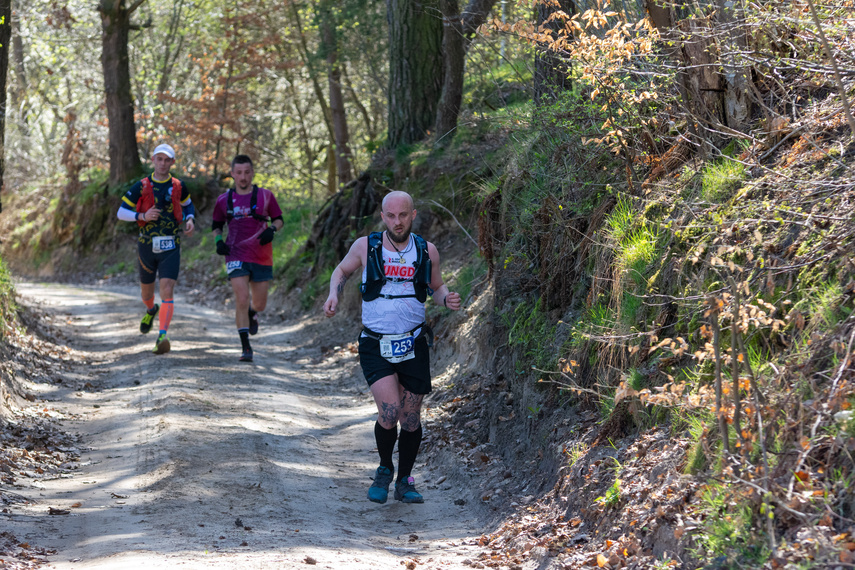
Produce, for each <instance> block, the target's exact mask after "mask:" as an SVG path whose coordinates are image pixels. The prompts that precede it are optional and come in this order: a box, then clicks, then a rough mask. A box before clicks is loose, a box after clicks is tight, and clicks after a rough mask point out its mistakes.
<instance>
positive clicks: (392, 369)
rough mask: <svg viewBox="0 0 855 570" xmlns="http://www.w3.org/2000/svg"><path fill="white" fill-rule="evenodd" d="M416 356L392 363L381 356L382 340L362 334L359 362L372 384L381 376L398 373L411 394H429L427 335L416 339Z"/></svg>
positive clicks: (399, 378)
mask: <svg viewBox="0 0 855 570" xmlns="http://www.w3.org/2000/svg"><path fill="white" fill-rule="evenodd" d="M414 350H415V353H416V357H415V358H412V359H410V360H405V361H403V362H396V363H394V364H393V363H391V362H389V361H388V360H386V359H385V358H383V357H382V356H380V341H379V340H376V339H373V338H369V337H367V336H362V335H360V337H359V364H360V365H362V373H363V374H364V375H365V380H367V381H368V385H369V386H371V385H372V384H374V383H375V382H377V381H378V380H380V379H381V378H385V377H386V376H392V375H393V374H397V375H398V382H400V383H401V386H403V387H404V389H405V390H406V391H407V392H410V393H411V394H429V393H430V391H431V385H430V353H429V349H428V345H427V339H426V338H425V337H423V336H422V337H419V338H418V339H417V340H416V346H415V348H414Z"/></svg>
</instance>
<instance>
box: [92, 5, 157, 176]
mask: <svg viewBox="0 0 855 570" xmlns="http://www.w3.org/2000/svg"><path fill="white" fill-rule="evenodd" d="M144 2H145V0H134V1H133V3H131V4H130V6H126V5H125V0H100V2H99V4H98V11H99V13H100V14H101V66H102V67H103V70H104V95H105V97H106V105H107V121H108V123H109V134H110V143H109V145H110V178H109V183H110V185H111V186H116V185H119V184H122V183H124V182H126V181H128V180H130V179H131V178H133V177H135V176H138V175H139V174H140V171H141V170H142V164H141V163H140V157H139V151H138V149H137V136H136V127H135V124H134V101H133V98H132V97H131V74H130V65H129V63H128V35H129V33H130V30H131V15H133V13H134V12H135V11H136V10H137V8H139V7H140V6H141V5H142V4H143V3H144Z"/></svg>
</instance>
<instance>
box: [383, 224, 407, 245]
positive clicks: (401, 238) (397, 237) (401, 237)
mask: <svg viewBox="0 0 855 570" xmlns="http://www.w3.org/2000/svg"><path fill="white" fill-rule="evenodd" d="M412 229H413V227H412V226H410V227H408V228H407V229H405V230H403V231H402V232H401V233H399V234H398V233H395V230H393V229H391V228H386V234H387V235H388V236H389V239H390V240H391V241H392V242H393V243H395V244H397V245H406V244H407V243H408V242H409V241H410V232H411V231H412Z"/></svg>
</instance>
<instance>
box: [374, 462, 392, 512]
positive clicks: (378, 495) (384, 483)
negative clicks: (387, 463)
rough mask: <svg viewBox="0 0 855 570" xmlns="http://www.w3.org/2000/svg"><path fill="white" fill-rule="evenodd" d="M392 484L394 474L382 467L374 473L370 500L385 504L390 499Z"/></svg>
mask: <svg viewBox="0 0 855 570" xmlns="http://www.w3.org/2000/svg"><path fill="white" fill-rule="evenodd" d="M391 483H392V472H391V471H390V470H389V468H388V467H383V466H382V465H381V466H380V467H378V468H377V471H376V472H375V473H374V482H373V483H372V484H371V486H370V487H368V500H369V501H373V502H375V503H385V502H386V499H388V498H389V485H390V484H391Z"/></svg>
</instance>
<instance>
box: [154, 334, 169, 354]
mask: <svg viewBox="0 0 855 570" xmlns="http://www.w3.org/2000/svg"><path fill="white" fill-rule="evenodd" d="M169 348H170V346H169V339H168V338H166V333H161V334H160V335H159V336H158V337H157V342H156V343H154V349H152V352H153V353H155V354H166V353H167V352H169Z"/></svg>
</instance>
